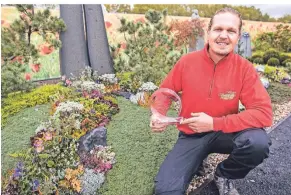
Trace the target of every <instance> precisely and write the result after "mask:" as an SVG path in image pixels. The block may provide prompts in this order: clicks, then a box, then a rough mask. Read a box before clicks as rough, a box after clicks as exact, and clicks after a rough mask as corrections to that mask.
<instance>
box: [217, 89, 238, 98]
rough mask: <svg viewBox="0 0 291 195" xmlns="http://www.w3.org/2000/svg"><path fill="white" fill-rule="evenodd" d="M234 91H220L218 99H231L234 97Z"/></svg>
mask: <svg viewBox="0 0 291 195" xmlns="http://www.w3.org/2000/svg"><path fill="white" fill-rule="evenodd" d="M235 94H236V92H235V91H227V92H226V93H220V94H219V96H220V99H222V100H232V99H233V98H234V97H235Z"/></svg>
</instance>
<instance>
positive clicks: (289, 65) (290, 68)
mask: <svg viewBox="0 0 291 195" xmlns="http://www.w3.org/2000/svg"><path fill="white" fill-rule="evenodd" d="M286 68H287V72H288V73H289V74H291V61H290V62H287V63H286Z"/></svg>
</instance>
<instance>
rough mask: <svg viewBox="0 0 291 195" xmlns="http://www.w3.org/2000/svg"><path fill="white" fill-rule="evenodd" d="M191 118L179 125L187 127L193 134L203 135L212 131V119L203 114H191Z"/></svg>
mask: <svg viewBox="0 0 291 195" xmlns="http://www.w3.org/2000/svg"><path fill="white" fill-rule="evenodd" d="M191 116H192V117H191V118H188V119H185V120H183V121H182V122H181V124H188V126H189V127H190V128H191V129H192V130H193V131H195V132H198V133H203V132H209V131H212V130H213V118H212V117H211V116H209V115H207V114H205V113H204V112H200V113H191Z"/></svg>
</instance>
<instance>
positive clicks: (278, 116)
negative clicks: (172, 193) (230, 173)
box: [187, 101, 291, 195]
mask: <svg viewBox="0 0 291 195" xmlns="http://www.w3.org/2000/svg"><path fill="white" fill-rule="evenodd" d="M273 106H274V108H276V109H274V110H275V112H274V123H273V126H272V127H274V126H275V125H276V124H277V123H278V122H279V121H280V120H282V119H284V118H285V117H286V116H287V115H288V114H289V113H290V108H291V101H289V102H287V103H285V104H281V105H280V104H276V105H273ZM288 121H289V125H291V117H289V119H288ZM286 123H288V122H284V123H282V124H281V125H279V127H277V128H276V130H275V131H276V132H273V131H272V132H271V133H270V136H271V138H272V141H273V145H272V147H271V156H270V157H269V158H268V159H270V160H268V163H269V164H267V165H264V164H263V165H262V166H269V167H271V168H269V169H270V171H271V170H274V171H273V172H270V173H269V174H276V171H275V170H276V169H275V168H274V167H275V164H279V162H278V163H275V161H274V162H273V159H272V158H277V159H280V158H281V157H280V158H279V157H278V156H279V155H280V154H281V153H280V152H275V153H276V156H275V157H274V156H273V155H272V152H273V151H272V150H274V147H275V146H276V143H277V142H278V140H276V139H277V138H276V137H275V138H274V137H273V136H274V134H275V136H277V134H280V133H281V131H282V132H283V131H288V130H287V129H288V128H289V131H288V132H287V133H286V132H283V133H281V134H282V138H285V139H286V140H281V141H280V142H281V143H282V144H286V146H284V149H281V150H284V151H285V155H286V153H287V151H288V150H286V148H288V147H289V151H288V152H289V153H290V151H291V150H290V147H291V143H290V142H291V141H290V140H291V128H290V127H288V124H286ZM284 125H285V126H284ZM272 127H269V128H266V130H267V131H270V130H271V128H272ZM280 129H283V130H281V131H280ZM277 131H280V132H279V133H277ZM276 133H277V134H276ZM287 134H288V136H286V135H287ZM288 139H289V141H288ZM288 144H289V145H288ZM277 145H278V144H277ZM281 150H280V151H281ZM273 153H274V152H273ZM282 154H284V153H282ZM227 156H228V155H222V154H211V155H209V156H208V159H207V161H206V166H207V174H206V175H204V176H200V177H197V176H195V177H194V178H193V180H192V182H191V183H190V185H189V188H188V191H187V194H189V195H190V194H193V193H191V192H193V191H196V189H197V188H203V186H202V185H203V183H208V182H206V181H209V180H211V179H212V177H213V172H214V170H215V168H216V165H217V164H218V163H219V162H221V161H223V160H224V159H225V158H227ZM289 156H290V159H289V162H291V155H289ZM266 162H267V161H266ZM282 162H283V161H282ZM283 163H284V162H283ZM272 164H273V165H272ZM287 165H288V163H287V162H285V165H284V166H287ZM284 166H280V168H278V169H282V170H284ZM289 166H290V163H289ZM257 169H259V170H260V169H261V166H259V167H257ZM266 170H267V169H266ZM266 170H265V168H264V170H263V171H261V172H260V171H259V173H255V175H256V176H257V175H259V177H261V175H262V174H263V173H264V171H266ZM277 174H278V173H277ZM267 175H268V174H267ZM250 177H251V175H250V176H248V177H247V178H246V179H245V180H243V181H242V182H240V181H237V183H238V184H240V183H241V184H243V183H247V184H256V185H254V188H258V189H261V188H262V187H258V186H260V185H264V186H265V185H266V186H265V189H266V190H267V192H268V193H262V192H260V191H259V193H252V192H249V194H250V195H251V194H252V195H253V194H264V195H265V194H266V195H269V194H271V193H272V192H271V190H270V189H271V188H272V189H274V188H276V185H277V186H278V187H280V185H283V184H279V183H278V182H274V181H272V180H269V179H268V178H265V177H262V178H263V179H262V181H263V180H266V181H265V182H263V183H259V182H258V181H257V182H256V179H251V178H250ZM270 177H271V175H270ZM274 177H275V179H278V175H277V176H276V175H275V176H274ZM288 177H289V183H290V184H289V185H290V186H291V172H289V176H288ZM255 178H256V177H255ZM286 179H287V175H286ZM260 180H261V179H260ZM280 180H281V178H280ZM281 181H282V182H284V181H286V180H284V179H282V180H281ZM287 181H288V180H287ZM284 183H286V182H284ZM257 185H258V186H257ZM274 185H275V186H274ZM244 186H248V187H250V186H249V185H244ZM281 187H282V186H281ZM284 188H285V187H284V186H283V189H284ZM215 189H216V188H215V186H214V184H213V183H212V182H211V183H210V184H209V185H208V186H207V187H206V188H205V190H203V192H201V195H202V194H203V195H204V194H207V195H216V194H217V193H215ZM245 189H247V187H245V188H242V191H244V192H245ZM251 189H252V188H251ZM286 189H287V188H286ZM289 189H290V190H289V191H285V192H289V193H288V195H290V194H291V193H290V192H291V188H290V187H289ZM249 190H250V189H249ZM198 191H199V190H198ZM211 191H213V192H211ZM275 192H276V193H274V194H276V195H283V194H284V193H279V191H275ZM199 194H200V193H199ZM245 194H246V193H244V195H245ZM246 195H247V194H246Z"/></svg>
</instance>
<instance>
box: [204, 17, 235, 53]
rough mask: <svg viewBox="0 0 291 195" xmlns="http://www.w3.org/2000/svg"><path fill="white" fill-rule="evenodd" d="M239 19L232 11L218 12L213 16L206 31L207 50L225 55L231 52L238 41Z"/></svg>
mask: <svg viewBox="0 0 291 195" xmlns="http://www.w3.org/2000/svg"><path fill="white" fill-rule="evenodd" d="M239 24H240V19H239V18H238V17H237V16H236V15H234V14H232V13H220V14H218V15H216V16H214V18H213V23H212V27H211V29H210V30H209V31H208V43H209V52H210V53H213V54H215V55H219V56H225V55H227V54H229V53H230V52H232V51H233V50H234V48H235V46H236V44H237V42H238V39H239V36H240V32H239Z"/></svg>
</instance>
